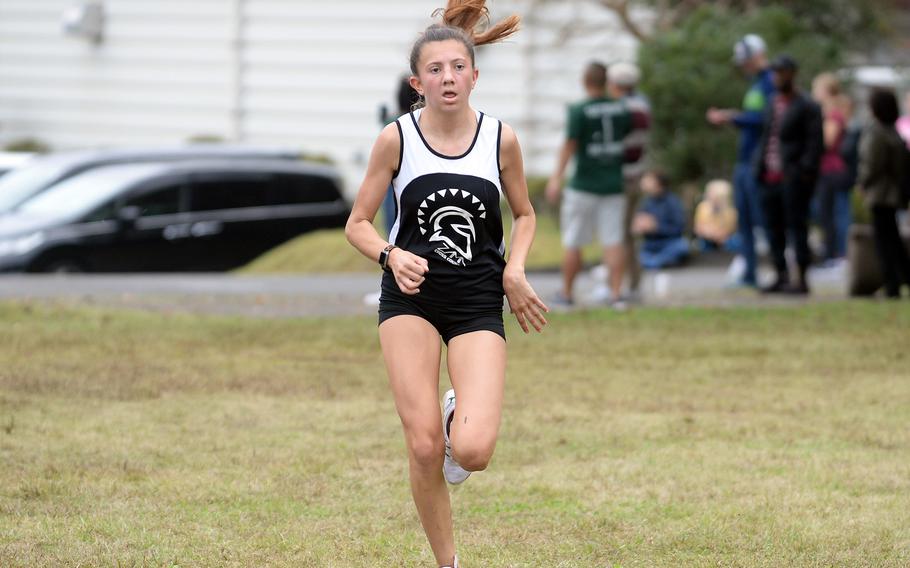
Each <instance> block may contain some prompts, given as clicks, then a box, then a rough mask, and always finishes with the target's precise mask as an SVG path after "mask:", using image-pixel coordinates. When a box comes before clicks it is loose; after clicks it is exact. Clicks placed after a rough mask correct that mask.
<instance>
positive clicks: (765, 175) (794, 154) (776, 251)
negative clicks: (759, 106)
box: [755, 55, 824, 294]
mask: <svg viewBox="0 0 910 568" xmlns="http://www.w3.org/2000/svg"><path fill="white" fill-rule="evenodd" d="M771 69H772V71H773V75H774V86H775V88H776V89H777V94H775V95H774V99H773V100H772V102H771V105H769V107H768V110H767V112H766V113H765V126H764V129H763V134H762V139H761V142H760V144H759V149H758V153H757V155H756V160H755V178H756V180H757V181H758V183H759V184H760V187H761V190H760V191H761V195H762V203H763V205H764V210H765V218H766V220H767V223H768V233H769V234H768V240H769V242H770V245H771V255H772V258H773V260H774V268H775V270H776V271H777V274H776V277H775V279H774V282H773V284H771V285H770V286H768V287H766V288H763V289H762V291H763V292H767V293H781V292H782V293H794V294H808V293H809V282H808V280H807V271H808V269H809V263H810V261H811V259H812V255H811V253H810V251H809V203H810V201H811V200H812V192H813V191H814V189H815V184H816V181H817V180H818V172H819V166H820V164H821V157H822V151H823V149H824V136H823V134H822V112H821V108H820V107H819V106H818V104H817V103H816V102H815V101H814V100H812V98H811V97H809V96H808V95H806V94H805V93H803V92H802V91H800V90H799V89H797V87H796V82H795V80H796V74H797V71H798V65H797V63H796V61H795V60H794V59H793V58H792V57H790V56H789V55H781V56H779V57H777V58H776V59H775V60H774V61H773V62H772V63H771ZM788 239H789V240H790V241H791V242H790V244H791V246H792V247H793V250H794V251H795V252H796V263H797V266H798V269H799V273H798V274H797V279H796V280H795V281H791V279H790V274H789V271H788V270H787V259H786V257H785V255H784V250H785V249H786V246H787V240H788Z"/></svg>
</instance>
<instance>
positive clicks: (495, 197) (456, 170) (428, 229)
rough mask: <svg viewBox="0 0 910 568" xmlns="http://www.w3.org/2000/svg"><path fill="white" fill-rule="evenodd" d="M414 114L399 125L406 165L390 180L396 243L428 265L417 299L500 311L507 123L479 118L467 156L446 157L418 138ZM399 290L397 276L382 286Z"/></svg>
mask: <svg viewBox="0 0 910 568" xmlns="http://www.w3.org/2000/svg"><path fill="white" fill-rule="evenodd" d="M420 113H421V110H416V111H414V112H412V113H409V114H405V115H403V116H402V117H400V118H399V119H398V120H397V121H396V124H397V126H398V132H399V134H400V137H401V159H400V166H399V170H398V172H396V174H395V176H394V177H393V179H392V187H393V189H394V190H395V202H396V205H397V208H396V209H397V214H396V218H395V223H394V225H393V226H392V231H391V233H390V235H389V240H390V242H391V243H393V244H395V245H397V246H399V247H401V248H402V249H405V250H407V251H409V252H411V253H414V254H416V255H418V256H421V257H423V258H425V259H427V261H428V263H429V272H428V274H427V278H426V281H425V282H424V283H423V284H422V285H421V287H420V294H418V295H417V296H415V297H414V299H415V300H418V301H428V302H433V303H442V304H452V303H458V304H464V303H469V304H475V303H476V304H478V305H495V304H498V305H500V306H501V305H502V296H503V288H502V273H503V268H504V267H505V259H504V258H503V255H504V254H505V241H504V239H503V230H502V213H501V211H500V208H499V203H500V199H501V197H502V184H501V180H500V177H499V172H500V168H499V145H500V138H501V134H502V123H501V122H500V121H499V120H496V119H495V118H491V117H489V116H486V115H484V114H483V113H482V112H477V131H476V133H475V134H474V140H473V142H471V145H470V147H469V148H468V149H467V151H466V152H465V153H464V154H462V155H460V156H446V155H444V154H440V153H439V152H437V151H436V150H434V149H433V148H431V147H430V145H429V143H428V142H427V141H426V139H424V137H423V134H422V133H421V132H420V126H419V121H420ZM389 287H392V288H393V291H397V290H398V286H397V284H396V283H395V279H394V277H392V275H391V274H386V275H385V276H384V277H383V288H389Z"/></svg>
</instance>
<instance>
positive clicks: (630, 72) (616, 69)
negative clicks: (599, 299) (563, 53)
mask: <svg viewBox="0 0 910 568" xmlns="http://www.w3.org/2000/svg"><path fill="white" fill-rule="evenodd" d="M640 79H641V71H640V70H639V69H638V66H637V65H635V64H633V63H626V62H619V63H614V64H612V65H610V68H609V69H608V70H607V83H608V89H610V96H612V97H615V98H618V99H621V100H622V101H623V102H625V103H626V106H627V107H628V109H629V112H631V113H632V131H631V132H630V133H629V135H628V136H626V138H625V140H623V146H625V163H624V164H623V167H622V177H623V192H624V193H625V196H626V209H625V213H624V216H623V245H624V246H625V247H626V262H627V266H626V273H627V274H628V275H629V295H630V297H632V298H637V297H638V295H639V287H640V284H641V265H640V264H639V262H638V251H637V250H636V239H635V235H633V234H632V218H633V217H634V216H635V212H636V211H637V210H638V201H639V197H640V193H639V190H638V186H639V183H640V182H641V174H642V172H644V168H645V151H646V149H647V144H648V129H649V128H650V125H651V107H650V105H649V103H648V99H647V98H646V97H645V96H644V95H642V94H641V93H640V92H638V91H637V90H636V87H637V86H638V82H639V80H640Z"/></svg>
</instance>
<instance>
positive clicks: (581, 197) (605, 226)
mask: <svg viewBox="0 0 910 568" xmlns="http://www.w3.org/2000/svg"><path fill="white" fill-rule="evenodd" d="M625 210H626V196H625V195H622V194H618V195H598V194H596V193H589V192H587V191H579V190H577V189H572V188H571V187H567V188H566V189H565V190H564V191H563V196H562V209H561V210H560V214H559V221H560V229H561V231H562V246H563V247H565V248H569V249H574V248H581V247H583V246H585V245H587V244H588V243H590V242H591V241H592V240H593V239H594V232H595V231H597V236H598V237H599V238H600V244H601V245H603V246H605V247H611V246H615V245H618V244H621V243H622V241H623V220H624V217H625Z"/></svg>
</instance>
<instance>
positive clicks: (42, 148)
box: [3, 138, 51, 154]
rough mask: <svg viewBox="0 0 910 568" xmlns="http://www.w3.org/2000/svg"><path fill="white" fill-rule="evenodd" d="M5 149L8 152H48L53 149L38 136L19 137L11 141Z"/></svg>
mask: <svg viewBox="0 0 910 568" xmlns="http://www.w3.org/2000/svg"><path fill="white" fill-rule="evenodd" d="M3 149H4V150H5V151H7V152H34V153H35V154H47V153H48V152H50V151H51V147H50V146H49V145H48V144H46V143H45V142H42V141H41V140H38V139H37V138H19V139H18V140H13V141H11V142H9V143H8V144H7V145H6V146H4V147H3Z"/></svg>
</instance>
